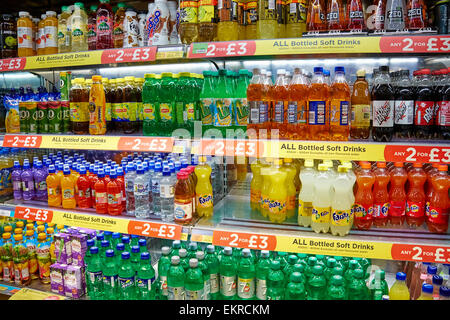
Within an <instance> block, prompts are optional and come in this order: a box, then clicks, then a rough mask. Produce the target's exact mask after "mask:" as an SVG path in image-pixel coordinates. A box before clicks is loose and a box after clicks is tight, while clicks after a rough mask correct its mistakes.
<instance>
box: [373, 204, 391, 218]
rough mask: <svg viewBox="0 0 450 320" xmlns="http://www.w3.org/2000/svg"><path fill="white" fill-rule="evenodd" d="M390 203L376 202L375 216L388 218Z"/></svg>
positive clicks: (374, 207)
mask: <svg viewBox="0 0 450 320" xmlns="http://www.w3.org/2000/svg"><path fill="white" fill-rule="evenodd" d="M389 207H390V203H389V202H386V203H374V204H373V217H374V218H387V216H388V213H389Z"/></svg>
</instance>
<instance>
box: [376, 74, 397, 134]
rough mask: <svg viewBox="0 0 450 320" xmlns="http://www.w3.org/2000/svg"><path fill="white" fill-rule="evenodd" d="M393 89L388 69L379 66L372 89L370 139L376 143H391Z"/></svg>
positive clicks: (392, 132) (392, 131)
mask: <svg viewBox="0 0 450 320" xmlns="http://www.w3.org/2000/svg"><path fill="white" fill-rule="evenodd" d="M394 102H395V95H394V89H393V88H392V85H391V78H390V76H389V67H388V66H381V67H380V68H379V74H378V76H377V78H376V80H375V83H374V85H373V87H372V121H373V128H372V139H373V140H374V141H377V142H387V141H391V140H392V137H393V135H394V105H395V103H394Z"/></svg>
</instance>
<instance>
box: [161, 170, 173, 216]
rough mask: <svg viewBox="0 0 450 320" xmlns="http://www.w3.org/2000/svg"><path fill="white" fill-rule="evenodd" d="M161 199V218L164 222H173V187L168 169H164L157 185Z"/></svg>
mask: <svg viewBox="0 0 450 320" xmlns="http://www.w3.org/2000/svg"><path fill="white" fill-rule="evenodd" d="M159 187H160V192H159V194H160V197H161V218H162V220H163V221H165V222H171V221H173V219H174V218H173V212H174V196H175V185H174V184H173V179H172V177H171V175H170V169H169V167H164V169H163V175H162V178H161V181H160V183H159Z"/></svg>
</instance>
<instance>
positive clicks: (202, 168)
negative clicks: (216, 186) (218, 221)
mask: <svg viewBox="0 0 450 320" xmlns="http://www.w3.org/2000/svg"><path fill="white" fill-rule="evenodd" d="M198 160H199V164H198V165H197V166H196V167H195V171H194V172H195V176H196V177H197V184H196V186H195V196H196V202H197V205H196V208H197V213H198V215H199V216H200V217H203V216H205V217H212V215H213V210H214V208H213V188H212V185H211V167H210V166H209V164H207V163H206V157H204V156H203V157H199V158H198Z"/></svg>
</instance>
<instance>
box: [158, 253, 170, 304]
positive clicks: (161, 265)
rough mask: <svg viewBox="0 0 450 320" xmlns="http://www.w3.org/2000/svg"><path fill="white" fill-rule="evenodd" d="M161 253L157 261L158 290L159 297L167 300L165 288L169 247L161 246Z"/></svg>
mask: <svg viewBox="0 0 450 320" xmlns="http://www.w3.org/2000/svg"><path fill="white" fill-rule="evenodd" d="M161 251H162V255H161V258H160V259H159V262H158V282H159V286H158V288H159V289H158V290H159V299H160V300H167V297H168V290H167V272H168V271H169V268H170V248H169V247H162V248H161Z"/></svg>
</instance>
